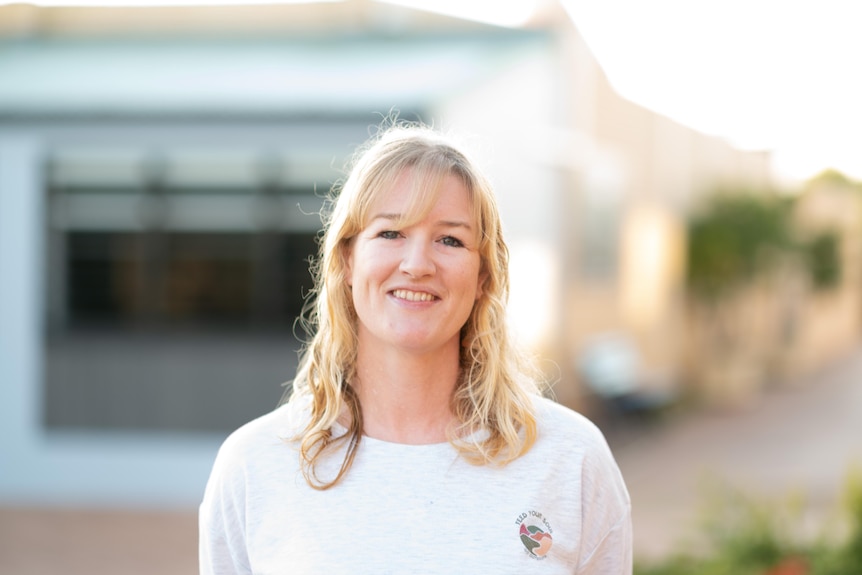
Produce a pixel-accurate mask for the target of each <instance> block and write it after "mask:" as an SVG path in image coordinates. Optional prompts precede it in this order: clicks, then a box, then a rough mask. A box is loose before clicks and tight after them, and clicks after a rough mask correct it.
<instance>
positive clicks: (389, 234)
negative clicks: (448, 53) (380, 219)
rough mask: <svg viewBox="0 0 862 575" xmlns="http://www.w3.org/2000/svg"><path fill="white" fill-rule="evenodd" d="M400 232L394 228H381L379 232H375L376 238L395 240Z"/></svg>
mask: <svg viewBox="0 0 862 575" xmlns="http://www.w3.org/2000/svg"><path fill="white" fill-rule="evenodd" d="M400 235H401V234H400V233H399V232H396V231H394V230H383V231H382V232H380V233H379V234H377V237H378V238H383V239H384V240H396V239H398V237H399V236H400Z"/></svg>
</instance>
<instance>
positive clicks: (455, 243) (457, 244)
mask: <svg viewBox="0 0 862 575" xmlns="http://www.w3.org/2000/svg"><path fill="white" fill-rule="evenodd" d="M440 242H441V243H442V244H443V245H444V246H449V247H450V248H463V247H464V242H462V241H461V240H459V239H458V238H456V237H453V236H445V237H444V238H442V239H441V240H440Z"/></svg>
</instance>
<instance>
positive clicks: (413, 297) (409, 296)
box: [392, 289, 434, 301]
mask: <svg viewBox="0 0 862 575" xmlns="http://www.w3.org/2000/svg"><path fill="white" fill-rule="evenodd" d="M392 293H393V294H394V295H395V297H397V298H398V299H406V300H407V301H431V300H433V299H434V296H433V295H431V294H430V293H425V292H420V291H409V290H406V289H397V290H395V291H394V292H392Z"/></svg>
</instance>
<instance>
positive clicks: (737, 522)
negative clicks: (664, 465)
mask: <svg viewBox="0 0 862 575" xmlns="http://www.w3.org/2000/svg"><path fill="white" fill-rule="evenodd" d="M708 511H709V521H708V522H707V523H706V525H705V529H704V531H705V535H706V536H707V540H708V542H709V544H710V545H709V550H710V551H709V552H708V553H707V554H706V555H702V556H699V555H694V554H680V555H676V556H674V557H671V558H670V559H668V560H666V561H664V562H662V563H657V564H652V565H638V564H636V565H635V575H692V574H696V575H857V574H862V473H859V472H858V471H856V472H854V473H851V475H850V476H849V479H848V482H847V489H846V497H845V506H844V511H845V512H846V515H847V520H848V528H849V534H848V536H847V537H846V538H845V539H844V541H842V542H839V543H835V539H834V538H832V539H821V540H819V541H814V542H810V541H809V542H805V541H800V540H799V539H798V538H796V537H795V536H794V533H792V532H791V530H790V526H793V525H796V524H798V523H799V514H800V511H801V507H800V506H799V501H798V500H790V501H786V502H784V504H783V505H781V504H775V503H762V502H756V501H754V500H752V499H751V498H748V497H746V496H744V495H742V494H741V493H739V492H735V491H731V490H725V491H724V492H723V493H721V494H720V495H719V496H718V497H714V498H713V500H712V505H710V506H709V507H708Z"/></svg>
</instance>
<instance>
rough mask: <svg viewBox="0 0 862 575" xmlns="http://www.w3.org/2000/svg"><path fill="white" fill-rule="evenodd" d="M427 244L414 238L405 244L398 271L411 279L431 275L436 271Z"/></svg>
mask: <svg viewBox="0 0 862 575" xmlns="http://www.w3.org/2000/svg"><path fill="white" fill-rule="evenodd" d="M431 249H432V248H431V246H430V245H429V242H425V241H421V240H420V239H418V238H414V239H413V241H408V242H406V245H405V246H404V254H403V257H402V258H401V265H400V266H399V269H400V270H401V272H402V273H404V274H407V275H409V276H410V277H412V278H419V277H423V276H429V275H433V274H434V272H435V271H437V266H436V264H435V263H434V258H433V255H432V254H431Z"/></svg>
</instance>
